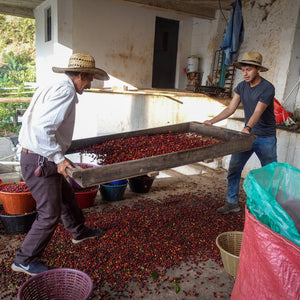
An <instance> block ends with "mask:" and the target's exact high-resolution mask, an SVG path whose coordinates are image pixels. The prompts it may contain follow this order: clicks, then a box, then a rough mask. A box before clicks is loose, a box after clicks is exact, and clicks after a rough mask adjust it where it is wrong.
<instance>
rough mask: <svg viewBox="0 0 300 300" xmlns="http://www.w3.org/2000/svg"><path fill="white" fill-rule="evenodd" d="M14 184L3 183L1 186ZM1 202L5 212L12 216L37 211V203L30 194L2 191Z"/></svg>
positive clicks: (0, 193)
mask: <svg viewBox="0 0 300 300" xmlns="http://www.w3.org/2000/svg"><path fill="white" fill-rule="evenodd" d="M18 183H24V182H18ZM12 184H14V182H10V183H3V184H1V186H6V185H12ZM0 200H1V202H2V205H3V208H4V210H5V212H6V213H8V214H10V215H22V214H26V213H29V212H32V211H34V210H35V201H34V199H33V197H32V195H31V193H30V192H24V193H8V192H3V191H0Z"/></svg>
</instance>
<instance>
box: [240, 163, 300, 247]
mask: <svg viewBox="0 0 300 300" xmlns="http://www.w3.org/2000/svg"><path fill="white" fill-rule="evenodd" d="M299 186H300V170H299V169H296V168H294V167H293V166H291V165H289V164H285V163H272V164H269V165H267V166H265V167H263V168H260V169H256V170H252V171H250V172H249V174H248V175H247V177H246V178H245V180H244V184H243V187H244V190H245V192H246V194H247V207H248V209H249V211H250V213H251V214H252V215H253V216H255V218H256V219H257V220H259V221H260V222H262V223H263V224H265V225H266V226H268V227H270V228H271V229H272V230H273V231H275V232H277V233H279V234H281V235H282V236H284V237H285V238H287V239H288V240H290V241H292V242H293V243H295V244H297V245H298V246H300V234H299V232H300V188H299Z"/></svg>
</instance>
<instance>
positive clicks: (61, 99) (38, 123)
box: [19, 77, 78, 164]
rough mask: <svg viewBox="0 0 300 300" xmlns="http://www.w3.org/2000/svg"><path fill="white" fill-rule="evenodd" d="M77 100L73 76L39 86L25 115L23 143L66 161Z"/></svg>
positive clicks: (43, 154)
mask: <svg viewBox="0 0 300 300" xmlns="http://www.w3.org/2000/svg"><path fill="white" fill-rule="evenodd" d="M76 103H78V98H77V94H76V90H75V87H74V84H73V82H72V80H71V79H70V78H69V77H67V79H65V80H63V81H60V82H58V83H55V84H53V85H50V86H48V87H46V88H41V89H38V90H37V91H36V92H35V94H34V95H33V98H32V100H31V102H30V105H29V107H28V109H27V110H26V112H25V114H24V116H23V120H22V127H21V130H20V134H19V143H20V145H21V146H22V147H23V148H26V149H28V150H31V151H33V152H35V153H38V154H40V155H42V156H44V157H47V158H48V159H49V160H50V161H54V162H55V163H56V164H58V163H60V162H62V161H63V160H64V159H65V158H64V154H65V153H66V151H67V149H68V148H69V147H70V145H71V142H72V136H73V130H74V123H75V108H76Z"/></svg>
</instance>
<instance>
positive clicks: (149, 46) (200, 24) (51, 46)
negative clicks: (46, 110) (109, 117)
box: [35, 0, 219, 90]
mask: <svg viewBox="0 0 300 300" xmlns="http://www.w3.org/2000/svg"><path fill="white" fill-rule="evenodd" d="M49 6H51V8H52V11H53V33H54V35H53V40H52V41H51V42H45V35H44V31H43V30H44V28H45V24H44V23H45V18H44V10H45V8H47V7H49ZM35 17H36V26H37V33H36V35H37V40H36V43H37V77H38V82H41V83H43V82H47V81H48V80H49V77H51V78H55V74H52V71H51V67H52V66H53V65H55V66H58V67H65V66H66V65H67V62H68V58H69V56H70V54H71V53H72V52H87V53H90V54H91V55H93V56H94V57H95V60H96V64H97V66H98V67H100V68H103V69H105V70H106V71H107V72H108V73H109V75H110V77H111V80H110V81H108V82H99V81H95V83H94V84H93V87H94V88H99V87H113V88H114V89H118V88H120V87H121V88H122V87H123V85H128V86H129V88H133V87H138V88H151V85H152V64H153V47H154V35H155V18H156V17H162V18H167V19H173V20H177V21H179V22H180V25H179V36H178V57H177V70H176V83H175V85H176V88H178V89H180V90H184V89H185V87H186V84H187V78H186V74H185V73H184V71H183V69H184V68H185V67H186V65H187V58H188V56H190V55H193V54H195V53H194V52H197V54H199V55H200V56H201V57H203V60H202V65H201V68H202V69H203V71H204V72H205V74H208V73H209V72H210V67H211V59H212V54H211V53H210V51H208V49H209V50H211V49H212V47H215V41H214V40H215V39H216V36H217V32H216V30H217V29H218V28H219V26H218V22H219V18H218V17H217V18H216V20H213V21H208V20H202V19H197V18H192V17H190V16H186V15H179V14H175V13H171V12H170V13H168V12H166V11H160V10H154V9H149V8H143V7H139V6H134V5H130V4H127V3H123V2H119V1H111V0H85V1H82V0H64V1H61V0H46V1H45V2H43V4H42V5H40V6H39V7H38V8H37V9H36V10H35Z"/></svg>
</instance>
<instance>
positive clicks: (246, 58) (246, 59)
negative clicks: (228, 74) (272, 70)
mask: <svg viewBox="0 0 300 300" xmlns="http://www.w3.org/2000/svg"><path fill="white" fill-rule="evenodd" d="M242 64H246V65H253V66H257V67H260V68H261V72H266V71H268V68H266V67H264V66H262V55H261V54H260V53H258V52H245V54H244V55H243V58H242V60H241V61H236V62H234V63H233V65H234V66H235V67H236V68H238V69H241V68H242Z"/></svg>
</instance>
